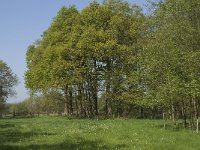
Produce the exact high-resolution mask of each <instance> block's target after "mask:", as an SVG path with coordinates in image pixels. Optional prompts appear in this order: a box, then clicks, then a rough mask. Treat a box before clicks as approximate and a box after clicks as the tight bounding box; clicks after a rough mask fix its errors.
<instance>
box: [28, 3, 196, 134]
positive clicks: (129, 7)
mask: <svg viewBox="0 0 200 150" xmlns="http://www.w3.org/2000/svg"><path fill="white" fill-rule="evenodd" d="M199 50H200V1H199V0H192V1H188V0H162V1H159V2H152V3H151V5H150V9H149V12H148V13H147V14H144V13H143V12H142V9H141V8H140V7H139V6H137V5H135V4H130V3H128V2H126V1H122V0H104V1H103V2H102V3H98V2H96V1H93V2H92V3H90V4H89V5H88V6H87V7H86V8H84V9H83V10H82V11H78V10H77V8H76V7H75V6H70V7H62V8H61V9H60V11H59V12H58V14H57V16H56V17H55V18H54V19H53V21H52V23H51V25H50V27H49V28H48V29H47V30H46V31H45V32H44V33H43V35H42V37H41V39H40V40H38V41H36V42H35V43H34V44H31V45H30V46H29V47H28V49H27V55H26V61H27V68H28V70H27V72H26V73H25V80H26V86H27V88H29V89H30V91H31V93H32V94H36V95H37V94H38V95H40V94H41V93H42V94H44V95H46V94H49V93H57V94H59V95H61V99H62V100H61V101H59V100H56V99H54V100H55V101H57V102H58V101H59V102H61V106H60V108H62V109H61V112H63V113H64V114H65V115H67V116H77V117H93V116H98V115H104V116H107V117H111V116H124V115H125V116H126V115H128V114H131V113H133V115H134V114H141V116H142V117H145V115H146V116H147V117H152V116H161V115H162V116H163V119H164V121H165V120H166V118H168V117H169V118H171V120H172V121H173V123H174V125H175V124H176V120H177V119H183V120H184V126H185V128H186V127H188V126H189V127H191V128H194V127H196V130H197V132H198V126H199V125H198V123H199V121H198V118H199V103H200V102H199V98H200V84H199V81H200V78H199V76H200V71H199V70H200V67H199V66H200V65H199V64H200V63H199V62H200V53H199Z"/></svg>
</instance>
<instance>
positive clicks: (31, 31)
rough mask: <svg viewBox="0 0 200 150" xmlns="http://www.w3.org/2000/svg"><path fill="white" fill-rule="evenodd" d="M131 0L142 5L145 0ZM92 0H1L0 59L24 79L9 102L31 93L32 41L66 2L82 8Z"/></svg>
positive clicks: (21, 98) (23, 97) (130, 0)
mask: <svg viewBox="0 0 200 150" xmlns="http://www.w3.org/2000/svg"><path fill="white" fill-rule="evenodd" d="M128 1H129V2H130V3H136V4H139V5H142V4H143V3H144V2H145V0H128ZM90 2H92V0H0V59H1V60H3V61H5V62H6V63H7V64H8V65H9V66H10V67H11V69H12V70H13V72H14V73H15V74H17V76H18V78H19V81H20V83H19V85H18V86H17V87H16V92H17V95H16V97H13V98H9V99H8V102H10V103H13V102H19V101H22V100H24V99H25V98H27V97H28V91H27V90H26V88H25V85H24V72H25V70H26V62H25V55H26V49H27V47H28V45H30V44H32V43H33V42H34V41H36V40H37V39H39V38H40V37H41V35H42V33H43V32H44V31H45V30H46V29H47V28H48V27H49V25H50V24H51V21H52V19H53V17H55V16H56V14H57V12H58V10H59V9H60V8H61V7H62V6H64V5H65V6H69V5H73V4H74V5H76V7H77V8H78V9H79V10H81V9H83V8H84V7H85V6H87V5H88V4H89V3H90ZM98 2H101V0H98Z"/></svg>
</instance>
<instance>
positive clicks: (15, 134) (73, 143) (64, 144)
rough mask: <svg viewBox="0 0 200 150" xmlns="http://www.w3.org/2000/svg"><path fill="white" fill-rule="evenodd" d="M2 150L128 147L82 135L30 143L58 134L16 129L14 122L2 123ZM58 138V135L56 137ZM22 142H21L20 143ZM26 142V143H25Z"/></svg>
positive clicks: (71, 149) (73, 149) (0, 144)
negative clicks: (35, 139) (58, 140)
mask: <svg viewBox="0 0 200 150" xmlns="http://www.w3.org/2000/svg"><path fill="white" fill-rule="evenodd" d="M0 127H1V128H2V130H0V150H40V149H42V150H95V149H99V150H109V149H123V148H127V146H126V145H125V144H110V143H107V141H102V140H92V139H91V140H88V139H84V138H82V137H80V136H77V137H73V138H70V137H68V138H67V139H64V141H60V142H61V143H55V144H52V143H51V142H49V143H48V140H46V143H45V144H42V143H40V144H28V143H27V140H32V138H33V137H35V138H37V137H41V136H44V135H45V137H48V136H55V135H57V134H54V133H47V132H41V131H30V132H21V131H19V130H15V128H12V127H15V125H13V124H7V123H6V124H2V125H0ZM1 128H0V129H1ZM55 138H56V137H55ZM19 142H20V143H19ZM23 142H24V143H23Z"/></svg>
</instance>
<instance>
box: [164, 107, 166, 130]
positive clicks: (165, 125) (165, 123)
mask: <svg viewBox="0 0 200 150" xmlns="http://www.w3.org/2000/svg"><path fill="white" fill-rule="evenodd" d="M163 127H164V129H166V119H165V112H164V111H163Z"/></svg>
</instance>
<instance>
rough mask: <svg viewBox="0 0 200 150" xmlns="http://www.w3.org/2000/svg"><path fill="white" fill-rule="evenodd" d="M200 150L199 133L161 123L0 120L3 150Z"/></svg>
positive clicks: (0, 148) (38, 119) (30, 119)
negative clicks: (164, 125) (164, 126)
mask: <svg viewBox="0 0 200 150" xmlns="http://www.w3.org/2000/svg"><path fill="white" fill-rule="evenodd" d="M29 149H30V150H38V149H39V150H40V149H41V150H98V149H99V150H104V149H105V150H106V149H108V150H109V149H113V150H117V149H127V150H129V149H130V150H134V149H135V150H157V149H158V150H168V149H169V150H197V149H200V134H196V133H195V131H191V130H189V129H179V128H176V129H173V128H171V127H168V128H167V129H163V127H162V120H142V119H141V120H139V119H137V120H136V119H107V120H97V119H96V120H89V119H67V118H65V117H46V116H45V117H44V116H43V117H35V118H18V119H17V118H16V119H0V150H29Z"/></svg>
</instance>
